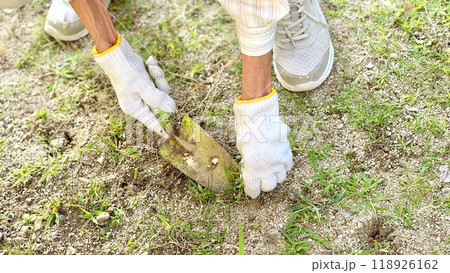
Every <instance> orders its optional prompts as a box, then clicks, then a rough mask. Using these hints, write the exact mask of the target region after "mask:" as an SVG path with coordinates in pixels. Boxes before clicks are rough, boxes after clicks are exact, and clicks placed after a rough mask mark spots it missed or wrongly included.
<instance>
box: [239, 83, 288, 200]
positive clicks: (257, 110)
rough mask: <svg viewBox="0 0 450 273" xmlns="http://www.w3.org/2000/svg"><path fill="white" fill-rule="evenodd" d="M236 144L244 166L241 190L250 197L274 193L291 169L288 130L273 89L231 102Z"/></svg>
mask: <svg viewBox="0 0 450 273" xmlns="http://www.w3.org/2000/svg"><path fill="white" fill-rule="evenodd" d="M233 108H234V113H235V115H236V143H237V148H238V150H239V152H240V153H241V155H242V161H243V163H244V169H243V177H244V190H245V193H246V194H247V195H249V196H250V197H251V198H256V197H258V195H259V194H260V193H261V191H264V192H267V191H271V190H273V189H274V188H275V187H276V186H277V183H281V182H283V181H284V180H285V179H286V173H287V172H288V171H289V170H290V169H291V168H292V152H291V147H290V144H289V140H288V137H287V135H288V132H289V127H288V126H287V125H286V124H285V123H283V121H282V120H281V118H280V115H279V108H278V94H277V93H276V91H275V90H274V89H272V92H271V93H270V94H269V95H267V96H265V97H262V98H257V99H253V100H246V101H243V100H240V97H239V98H238V99H237V100H236V101H235V103H234V106H233Z"/></svg>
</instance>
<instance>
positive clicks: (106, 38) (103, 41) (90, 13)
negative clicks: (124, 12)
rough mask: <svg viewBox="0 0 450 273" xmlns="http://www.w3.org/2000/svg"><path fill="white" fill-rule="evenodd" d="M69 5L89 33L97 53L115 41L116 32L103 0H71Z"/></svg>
mask: <svg viewBox="0 0 450 273" xmlns="http://www.w3.org/2000/svg"><path fill="white" fill-rule="evenodd" d="M70 5H71V6H72V8H73V9H74V10H75V12H76V13H77V14H78V16H79V17H80V19H81V21H83V24H84V26H85V27H86V28H87V30H88V31H89V34H91V37H92V39H93V40H94V43H95V47H96V48H97V51H98V53H101V52H103V51H105V50H107V49H108V48H110V47H112V46H113V45H115V44H116V42H117V37H118V36H117V32H116V30H115V29H114V26H113V23H112V21H111V18H110V16H109V13H108V10H107V9H106V5H105V2H104V1H103V0H71V1H70Z"/></svg>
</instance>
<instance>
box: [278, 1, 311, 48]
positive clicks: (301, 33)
mask: <svg viewBox="0 0 450 273" xmlns="http://www.w3.org/2000/svg"><path fill="white" fill-rule="evenodd" d="M304 1H305V0H298V1H293V2H289V8H290V9H291V11H290V13H289V14H287V15H286V16H285V17H284V18H283V19H282V20H281V21H280V22H278V23H279V24H280V25H282V26H283V30H279V31H278V33H279V34H284V35H286V36H287V37H288V38H285V39H282V40H281V42H282V43H289V42H292V44H293V45H294V46H295V42H296V41H300V40H303V39H306V38H308V37H309V36H310V35H311V34H310V33H307V32H306V31H307V30H308V27H309V25H307V24H303V22H304V21H305V20H306V18H307V17H309V18H311V19H312V20H314V21H316V22H319V19H317V18H316V17H315V16H314V15H312V14H311V13H310V12H309V11H307V10H306V9H305V4H304ZM295 12H297V13H298V15H299V19H298V20H296V21H294V22H292V18H293V16H294V14H293V13H295ZM296 28H297V29H296ZM298 28H299V29H298Z"/></svg>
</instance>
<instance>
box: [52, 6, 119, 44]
mask: <svg viewBox="0 0 450 273" xmlns="http://www.w3.org/2000/svg"><path fill="white" fill-rule="evenodd" d="M110 3H111V0H105V4H106V7H109V4H110ZM44 30H45V32H47V34H48V35H50V36H52V37H53V38H55V39H57V40H61V41H75V40H78V39H80V38H82V37H84V36H86V35H88V33H89V32H88V30H87V29H86V27H85V26H84V24H83V22H82V21H81V19H80V17H78V15H77V14H76V12H75V11H74V10H73V8H72V6H71V5H70V4H69V1H68V0H53V1H52V4H51V5H50V9H49V11H48V14H47V20H46V21H45V26H44Z"/></svg>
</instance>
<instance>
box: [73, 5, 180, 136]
mask: <svg viewBox="0 0 450 273" xmlns="http://www.w3.org/2000/svg"><path fill="white" fill-rule="evenodd" d="M70 4H71V5H72V7H73V9H74V10H75V12H76V13H77V14H78V16H79V17H80V19H81V21H83V23H84V25H85V26H86V28H87V30H88V31H89V34H91V36H92V38H93V39H94V42H95V47H94V49H93V51H92V52H93V54H94V57H95V61H96V62H97V63H98V64H99V65H100V66H101V67H102V68H103V70H104V71H105V73H106V75H108V77H109V79H110V80H111V83H112V86H113V87H114V90H115V91H116V94H117V99H118V100H119V105H120V108H121V109H122V111H124V112H125V113H126V114H128V115H130V116H132V117H134V118H136V119H137V120H139V121H140V122H142V123H143V124H145V126H147V128H148V129H149V130H151V131H153V132H155V133H157V134H158V135H160V136H162V137H163V138H168V137H169V135H167V133H166V132H165V131H164V129H163V127H162V126H161V124H160V123H159V122H158V120H157V119H156V117H155V115H154V114H153V112H152V111H150V109H149V106H150V107H152V108H154V109H159V110H162V111H165V112H174V111H175V109H176V106H175V101H174V100H173V99H172V98H171V97H170V96H169V95H168V93H169V85H168V83H167V81H166V79H165V76H164V71H163V70H162V69H161V68H160V67H159V66H158V63H157V61H156V60H155V59H154V58H153V57H152V56H150V58H149V59H148V60H147V62H146V64H147V67H148V72H150V75H151V76H152V77H153V78H154V79H155V82H156V86H157V87H155V85H154V84H153V82H152V81H151V80H150V77H149V76H148V72H147V70H146V69H145V65H144V62H143V61H142V59H141V57H140V56H139V55H138V54H136V53H134V52H133V49H132V48H131V46H130V45H129V44H128V42H127V41H126V40H125V38H123V37H121V36H120V34H118V33H117V32H116V31H115V29H114V25H113V23H112V21H111V18H110V17H109V12H108V10H107V9H106V6H105V3H104V1H103V0H72V1H70Z"/></svg>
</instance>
